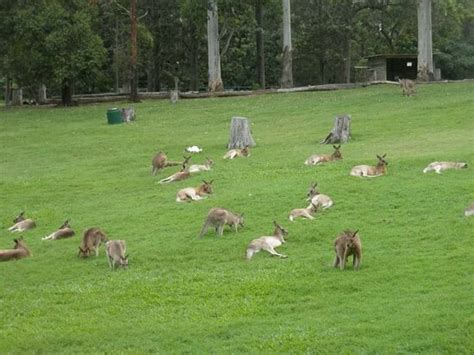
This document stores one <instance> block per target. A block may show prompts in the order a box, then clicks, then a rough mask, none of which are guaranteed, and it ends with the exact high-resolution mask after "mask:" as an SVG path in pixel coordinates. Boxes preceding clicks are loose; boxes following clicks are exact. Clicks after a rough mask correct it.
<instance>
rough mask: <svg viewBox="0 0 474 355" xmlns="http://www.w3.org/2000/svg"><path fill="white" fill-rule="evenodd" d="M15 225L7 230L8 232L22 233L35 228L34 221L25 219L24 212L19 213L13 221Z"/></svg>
mask: <svg viewBox="0 0 474 355" xmlns="http://www.w3.org/2000/svg"><path fill="white" fill-rule="evenodd" d="M13 223H15V224H14V225H13V226H11V227H10V228H8V230H9V231H10V232H24V231H26V230H29V229H33V228H35V227H36V223H35V221H33V220H32V219H30V218H28V219H25V212H21V213H20V214H19V215H18V216H17V217H16V218H15V219H14V220H13Z"/></svg>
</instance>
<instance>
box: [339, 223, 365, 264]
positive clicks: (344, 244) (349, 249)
mask: <svg viewBox="0 0 474 355" xmlns="http://www.w3.org/2000/svg"><path fill="white" fill-rule="evenodd" d="M358 231H359V230H356V231H355V232H352V231H350V230H345V231H344V232H343V233H342V234H340V235H339V236H338V237H337V239H336V240H335V241H334V251H335V252H336V258H335V259H334V267H338V266H339V267H340V269H341V270H344V266H345V265H346V261H347V258H348V257H349V256H350V255H353V259H352V265H353V267H354V269H355V270H358V269H359V267H360V259H361V257H362V244H361V242H360V239H359V237H358V236H357V232H358Z"/></svg>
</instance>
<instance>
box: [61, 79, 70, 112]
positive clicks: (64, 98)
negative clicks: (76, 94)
mask: <svg viewBox="0 0 474 355" xmlns="http://www.w3.org/2000/svg"><path fill="white" fill-rule="evenodd" d="M61 103H62V105H63V106H72V88H71V83H70V82H69V80H67V79H66V80H64V81H63V84H62V87H61Z"/></svg>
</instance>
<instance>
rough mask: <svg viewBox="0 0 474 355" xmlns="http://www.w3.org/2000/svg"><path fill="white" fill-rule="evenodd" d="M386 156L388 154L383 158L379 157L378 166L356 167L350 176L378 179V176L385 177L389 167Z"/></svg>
mask: <svg viewBox="0 0 474 355" xmlns="http://www.w3.org/2000/svg"><path fill="white" fill-rule="evenodd" d="M386 155H387V154H384V155H383V156H379V155H377V159H378V160H379V161H378V162H377V165H376V166H370V165H357V166H354V167H353V168H352V170H351V173H350V174H351V175H352V176H360V177H377V176H382V175H385V174H386V173H387V168H386V166H387V165H388V162H387V161H386V160H385V159H384V158H385V156H386Z"/></svg>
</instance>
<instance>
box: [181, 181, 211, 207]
mask: <svg viewBox="0 0 474 355" xmlns="http://www.w3.org/2000/svg"><path fill="white" fill-rule="evenodd" d="M213 181H214V180H211V181H210V182H206V181H205V180H202V182H203V183H202V184H201V185H199V186H198V187H186V188H184V189H181V190H179V191H178V193H177V194H176V202H184V201H197V200H202V199H203V198H206V197H205V195H210V194H212V192H213V189H212V182H213Z"/></svg>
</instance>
